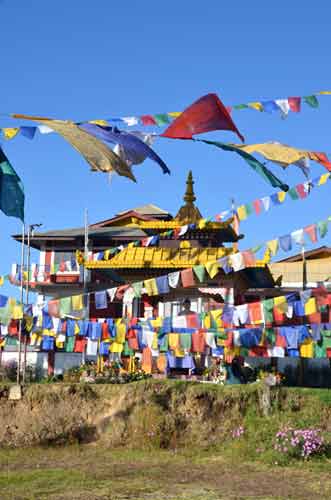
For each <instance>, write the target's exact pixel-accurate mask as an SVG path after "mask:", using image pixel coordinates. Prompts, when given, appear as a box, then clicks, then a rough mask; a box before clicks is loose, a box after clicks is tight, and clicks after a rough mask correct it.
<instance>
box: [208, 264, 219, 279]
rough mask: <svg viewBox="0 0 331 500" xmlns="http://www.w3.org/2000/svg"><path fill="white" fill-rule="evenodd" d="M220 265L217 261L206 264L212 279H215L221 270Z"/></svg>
mask: <svg viewBox="0 0 331 500" xmlns="http://www.w3.org/2000/svg"><path fill="white" fill-rule="evenodd" d="M219 267H220V265H219V263H218V262H217V261H210V262H206V264H205V268H206V270H207V273H208V274H209V276H210V277H211V279H213V278H215V276H216V275H217V273H218V270H219Z"/></svg>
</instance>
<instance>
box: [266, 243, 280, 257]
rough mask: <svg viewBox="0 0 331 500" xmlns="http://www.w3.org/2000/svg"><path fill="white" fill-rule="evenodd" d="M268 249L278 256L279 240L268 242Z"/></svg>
mask: <svg viewBox="0 0 331 500" xmlns="http://www.w3.org/2000/svg"><path fill="white" fill-rule="evenodd" d="M267 248H268V249H269V250H270V252H271V253H272V255H276V253H277V251H278V240H270V241H267Z"/></svg>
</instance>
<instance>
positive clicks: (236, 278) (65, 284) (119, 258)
mask: <svg viewBox="0 0 331 500" xmlns="http://www.w3.org/2000/svg"><path fill="white" fill-rule="evenodd" d="M183 201H184V203H183V205H182V206H180V208H179V210H178V212H177V214H176V215H175V216H173V215H172V214H170V213H169V212H168V211H166V210H163V209H161V208H159V207H157V206H155V205H153V204H148V205H144V206H141V207H136V208H133V209H129V210H126V211H124V212H120V213H117V214H116V215H115V216H114V217H112V218H110V219H106V220H103V221H100V222H97V223H94V224H91V225H89V226H88V251H89V259H88V262H87V264H86V268H87V269H88V271H89V272H88V280H87V283H86V282H85V287H84V284H83V278H82V266H79V265H78V264H77V262H76V251H77V250H80V251H82V252H83V251H84V234H85V228H84V227H79V228H72V229H62V230H57V231H47V232H38V233H34V234H33V235H32V236H31V239H30V244H31V246H32V247H33V248H35V249H37V250H39V251H40V259H39V264H38V265H36V266H35V268H34V269H32V271H31V278H30V284H31V286H32V287H33V289H34V291H36V292H38V293H39V294H40V295H41V296H43V297H54V298H60V297H64V296H69V295H75V294H80V293H82V292H83V291H85V292H93V291H98V290H105V289H110V288H112V287H121V286H124V285H127V284H131V283H134V282H137V281H144V280H146V279H149V278H153V277H157V276H160V275H165V274H168V273H171V272H176V271H182V270H185V269H189V268H192V267H193V266H198V265H201V264H206V263H207V262H211V261H215V260H216V259H219V258H221V257H224V256H226V255H229V254H231V253H233V252H234V251H237V245H238V241H239V240H240V239H242V238H243V235H238V234H237V233H236V231H235V230H234V227H233V220H232V219H229V220H227V221H225V222H211V221H208V220H206V219H204V218H203V215H202V214H201V212H200V210H199V208H198V206H197V205H196V204H195V202H196V196H195V193H194V180H193V176H192V172H189V174H188V177H187V181H186V191H185V195H184V199H183ZM183 228H184V229H183ZM151 237H154V242H153V245H152V246H151V245H150V246H141V245H139V246H135V245H136V244H137V242H140V243H141V242H142V241H144V240H146V239H148V238H149V239H151ZM14 238H15V239H16V240H17V241H21V236H20V235H15V236H14ZM119 245H123V246H124V248H123V249H122V250H121V251H119V252H117V253H114V254H113V253H112V252H111V249H112V248H118V246H119ZM109 249H110V252H109ZM107 251H108V253H107ZM96 256H97V259H96V258H95V257H96ZM100 257H101V258H100ZM266 262H267V261H261V262H258V263H255V264H254V265H252V266H251V267H248V268H246V269H244V270H242V271H239V272H237V273H230V274H224V272H223V271H219V273H218V274H217V275H216V276H215V277H214V278H213V279H211V278H210V277H209V275H208V273H207V274H206V275H205V277H204V279H203V281H202V282H200V283H198V284H196V283H194V284H192V285H191V286H186V287H185V288H182V287H179V288H174V289H172V290H171V291H170V292H169V293H167V294H165V295H163V294H162V295H156V296H153V297H151V296H147V295H144V294H143V295H142V297H141V298H139V299H133V300H132V303H131V304H129V308H128V309H126V310H123V304H122V300H116V298H115V299H114V301H112V302H110V303H109V304H108V309H107V310H106V311H105V310H103V311H102V315H103V316H109V317H121V316H122V314H123V313H124V314H125V313H126V312H129V313H130V314H132V315H134V316H140V317H142V316H146V314H147V315H151V314H154V315H162V316H168V315H176V314H178V312H179V311H180V308H181V305H182V302H183V300H184V299H185V298H188V299H190V301H191V310H193V311H196V312H203V311H206V310H208V309H209V308H213V307H216V306H217V304H219V303H220V302H222V301H223V300H224V290H225V289H228V290H229V289H230V290H232V293H233V299H234V301H235V302H236V303H238V302H239V303H241V302H242V301H244V300H245V297H246V295H245V294H246V292H247V293H250V300H253V298H254V296H255V297H256V296H260V294H259V293H257V292H256V290H257V289H260V288H262V289H270V288H272V287H273V285H274V280H273V277H272V275H271V273H270V271H269V269H268V267H267V265H266ZM252 290H253V294H252ZM93 295H94V294H91V298H90V316H91V317H98V316H99V314H98V311H97V310H96V309H95V307H94V303H93ZM127 306H128V304H126V306H125V307H127Z"/></svg>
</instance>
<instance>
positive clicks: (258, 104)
mask: <svg viewBox="0 0 331 500" xmlns="http://www.w3.org/2000/svg"><path fill="white" fill-rule="evenodd" d="M328 95H331V91H328V90H322V91H320V92H315V93H314V94H311V95H306V96H301V97H300V96H297V97H287V98H282V99H270V100H265V101H252V102H249V103H247V104H233V105H232V106H225V109H226V111H227V112H228V113H229V114H230V113H231V112H232V111H233V110H235V111H239V110H243V109H253V110H256V111H258V112H265V113H274V112H280V114H281V116H282V117H283V118H284V117H286V116H287V115H288V114H289V112H293V113H299V112H300V111H301V108H302V103H304V104H305V105H307V106H309V107H310V108H312V109H317V108H318V107H319V101H318V96H328ZM181 114H182V112H179V111H170V112H166V113H156V114H154V115H152V114H144V115H141V116H123V117H110V118H107V119H106V120H105V119H96V120H88V121H87V122H84V123H91V124H96V125H101V126H104V127H107V126H109V125H111V124H115V125H119V124H122V125H124V126H127V127H135V126H137V125H142V126H153V127H163V126H165V125H168V124H169V123H171V122H172V121H173V120H175V119H176V118H178V117H179V116H180V115H181ZM6 116H8V117H9V118H17V115H15V114H9V115H6ZM79 125H80V123H79ZM0 130H1V131H2V135H3V137H4V138H5V139H7V140H10V139H13V138H14V137H17V136H18V135H19V134H21V135H23V136H24V137H27V138H29V139H33V138H34V136H35V133H36V131H37V130H38V131H39V133H41V134H48V133H52V132H53V129H52V128H50V127H48V126H46V125H39V126H37V127H32V126H31V127H27V126H24V127H4V128H2V129H0Z"/></svg>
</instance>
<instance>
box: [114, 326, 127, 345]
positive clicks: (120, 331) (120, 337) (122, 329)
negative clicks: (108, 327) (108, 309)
mask: <svg viewBox="0 0 331 500" xmlns="http://www.w3.org/2000/svg"><path fill="white" fill-rule="evenodd" d="M125 335H126V324H125V323H124V321H122V320H120V322H119V323H117V322H116V339H115V340H116V342H117V343H118V344H124V343H125Z"/></svg>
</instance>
